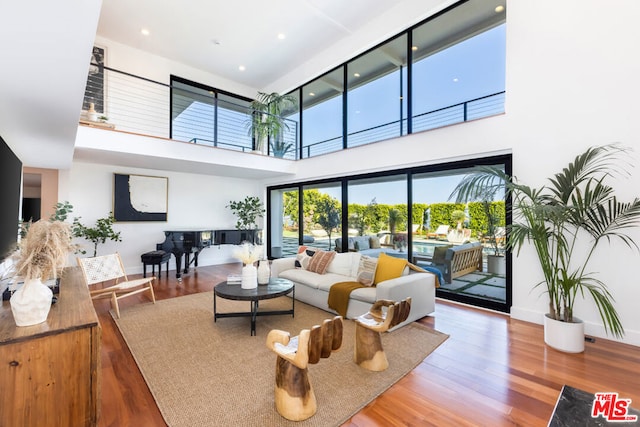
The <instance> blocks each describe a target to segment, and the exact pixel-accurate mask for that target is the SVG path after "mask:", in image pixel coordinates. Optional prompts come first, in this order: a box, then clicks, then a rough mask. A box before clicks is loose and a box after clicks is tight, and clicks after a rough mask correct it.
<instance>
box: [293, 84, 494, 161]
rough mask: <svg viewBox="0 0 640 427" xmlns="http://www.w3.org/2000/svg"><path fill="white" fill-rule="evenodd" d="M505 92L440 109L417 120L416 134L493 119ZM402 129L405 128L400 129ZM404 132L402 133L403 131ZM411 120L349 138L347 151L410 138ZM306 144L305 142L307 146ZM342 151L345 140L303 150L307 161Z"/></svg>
mask: <svg viewBox="0 0 640 427" xmlns="http://www.w3.org/2000/svg"><path fill="white" fill-rule="evenodd" d="M504 98H505V92H504V91H502V92H497V93H493V94H491V95H486V96H482V97H480V98H475V99H472V100H469V101H465V102H461V103H459V104H455V105H449V106H447V107H443V108H438V109H435V110H431V111H427V112H424V113H420V114H416V115H414V116H413V122H412V126H413V129H412V132H413V133H416V132H421V131H425V130H430V129H435V128H439V127H444V126H448V125H451V124H456V123H462V122H466V121H469V120H476V119H479V118H482V117H488V116H493V115H496V114H501V113H503V112H504ZM400 125H402V126H400ZM401 129H402V130H401ZM406 129H407V119H406V118H404V119H402V120H394V121H391V122H388V123H384V124H380V125H378V126H373V127H370V128H367V129H362V130H358V131H355V132H350V133H348V134H347V147H357V146H360V145H366V144H371V143H373V142H379V141H383V140H386V139H391V138H397V137H399V136H403V135H406V134H407V131H406ZM303 144H304V142H303ZM341 149H342V136H336V137H334V138H330V139H325V140H322V141H317V142H312V143H310V144H307V145H303V147H302V155H303V157H313V156H317V155H320V154H327V153H331V152H333V151H338V150H341Z"/></svg>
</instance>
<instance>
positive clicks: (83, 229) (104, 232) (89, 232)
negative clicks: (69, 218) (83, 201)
mask: <svg viewBox="0 0 640 427" xmlns="http://www.w3.org/2000/svg"><path fill="white" fill-rule="evenodd" d="M114 222H115V218H114V217H113V213H111V212H109V216H107V217H106V218H99V219H98V220H96V225H95V227H87V226H86V225H83V224H82V223H80V218H79V217H78V218H75V219H74V220H73V235H74V236H75V237H83V238H85V239H87V240H89V241H90V242H92V243H93V256H94V257H95V256H96V255H97V254H98V244H99V243H105V242H106V241H107V240H113V241H116V242H121V241H122V239H121V238H120V232H119V231H118V232H116V231H114V229H113V227H112V226H113V223H114ZM80 252H81V253H86V252H85V251H80Z"/></svg>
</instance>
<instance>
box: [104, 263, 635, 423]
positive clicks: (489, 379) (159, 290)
mask: <svg viewBox="0 0 640 427" xmlns="http://www.w3.org/2000/svg"><path fill="white" fill-rule="evenodd" d="M239 272H240V265H239V264H228V265H222V266H212V267H198V269H197V271H194V270H191V272H190V273H189V274H188V275H186V276H183V281H182V282H180V283H179V282H178V281H177V280H176V279H175V271H171V272H170V273H169V278H168V279H167V278H166V276H165V274H164V272H163V274H162V278H161V279H160V280H159V281H156V283H155V287H154V288H155V292H156V297H157V299H166V298H174V297H178V296H181V295H187V294H192V293H197V292H205V291H210V290H211V289H212V288H213V286H214V284H216V283H218V282H219V281H222V280H224V279H225V278H226V276H227V275H228V274H229V273H239ZM136 298H138V299H139V300H142V301H147V299H146V298H147V297H146V296H144V295H142V296H139V297H138V296H136V297H130V298H126V299H123V300H121V304H120V307H121V308H125V310H126V307H127V306H129V305H132V304H137V303H138V302H137V301H136ZM95 305H96V311H97V312H98V316H99V318H100V322H101V325H102V412H101V417H100V420H99V423H98V426H101V427H106V426H110V427H116V426H117V427H122V426H136V427H143V426H164V425H165V423H164V421H163V419H162V416H161V415H160V412H159V410H158V408H157V407H156V405H155V402H154V400H153V397H152V395H151V393H150V392H149V389H148V388H147V385H146V383H145V382H144V379H143V378H142V375H141V374H140V372H139V371H138V367H137V365H136V363H135V361H134V360H133V358H132V357H131V354H130V353H129V350H128V348H127V345H126V343H125V342H124V341H123V339H122V337H121V336H120V333H119V332H118V329H117V327H116V326H115V323H114V322H113V320H112V319H111V316H110V315H109V302H108V301H107V300H102V301H96V302H95ZM123 311H124V310H123ZM125 313H126V311H125ZM124 315H126V314H124ZM420 323H422V324H424V325H427V326H429V327H432V328H434V329H437V330H439V331H441V332H444V333H446V334H449V335H450V337H449V339H448V340H447V341H445V343H444V344H442V345H441V346H440V347H439V348H437V349H436V350H435V351H434V352H433V353H432V354H430V355H429V356H428V357H427V358H426V359H425V360H424V362H422V363H421V364H420V365H419V366H418V367H416V368H415V369H414V370H413V371H412V372H411V373H409V374H408V375H407V376H406V377H404V378H403V379H402V380H400V381H399V382H398V383H396V384H395V385H394V386H393V387H391V388H390V389H389V390H387V392H385V393H384V394H382V395H381V396H380V397H378V398H377V399H376V400H375V401H373V402H372V403H370V404H369V405H367V406H366V407H365V408H363V409H362V410H361V411H360V412H359V413H357V414H356V415H354V416H353V417H352V418H351V420H349V421H348V422H346V423H345V424H344V426H349V427H364V426H430V425H433V426H546V425H547V423H548V420H549V418H550V416H551V413H552V412H553V408H554V405H555V403H556V400H557V398H558V394H559V392H560V389H561V388H562V386H563V385H564V384H568V385H570V386H572V387H575V388H579V389H582V390H585V391H588V392H591V393H595V392H601V391H602V392H605V391H615V392H618V393H619V395H620V397H621V398H627V399H631V400H632V402H631V406H633V407H634V408H640V376H639V375H638V372H640V348H638V347H634V346H630V345H625V344H620V343H616V342H613V341H609V340H605V339H600V338H598V339H597V340H596V342H594V343H586V350H585V352H584V353H583V354H578V355H570V354H564V353H560V352H557V351H555V350H552V349H550V348H548V347H546V346H545V345H544V342H543V331H542V326H540V325H535V324H531V323H527V322H521V321H518V320H511V319H510V318H509V317H508V316H506V315H504V314H500V313H494V312H489V311H485V310H480V309H475V308H471V307H467V306H462V305H458V304H454V303H450V302H446V301H442V300H438V301H437V303H436V312H435V314H434V315H432V316H428V317H426V318H423V319H421V320H420ZM185 351H188V349H185ZM176 363H180V361H176ZM391 363H393V361H391ZM185 404H188V402H185ZM211 425H212V426H213V425H215V421H214V420H212V424H211Z"/></svg>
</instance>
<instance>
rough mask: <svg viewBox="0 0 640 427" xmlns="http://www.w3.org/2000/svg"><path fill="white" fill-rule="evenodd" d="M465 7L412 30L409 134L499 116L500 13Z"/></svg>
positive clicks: (501, 108)
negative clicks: (410, 124)
mask: <svg viewBox="0 0 640 427" xmlns="http://www.w3.org/2000/svg"><path fill="white" fill-rule="evenodd" d="M485 3H486V2H482V1H470V2H468V3H464V4H462V5H460V6H458V7H456V8H454V9H453V10H451V11H449V12H447V13H445V14H442V15H440V16H438V17H436V18H435V19H433V20H430V21H427V22H426V23H424V24H422V25H420V26H418V27H417V28H415V29H413V31H412V33H411V35H412V43H411V44H412V46H411V49H412V59H413V62H412V65H413V66H412V78H411V83H412V84H411V90H412V100H413V103H412V107H413V108H412V131H413V132H419V131H423V130H427V129H433V128H437V127H442V126H446V125H449V124H453V123H459V122H463V121H467V120H472V119H475V118H479V117H486V116H489V115H492V114H498V113H501V112H503V111H504V87H505V59H506V46H505V44H506V43H505V42H506V34H505V32H506V30H505V28H506V25H505V24H504V23H503V22H504V10H501V11H499V12H498V11H496V10H495V9H492V8H488V7H484V8H480V7H479V6H486V5H485Z"/></svg>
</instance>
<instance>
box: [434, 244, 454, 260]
mask: <svg viewBox="0 0 640 427" xmlns="http://www.w3.org/2000/svg"><path fill="white" fill-rule="evenodd" d="M452 246H453V245H445V246H436V247H435V248H433V258H432V259H431V262H432V263H433V264H444V260H445V256H446V255H447V249H449V248H450V247H452Z"/></svg>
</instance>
